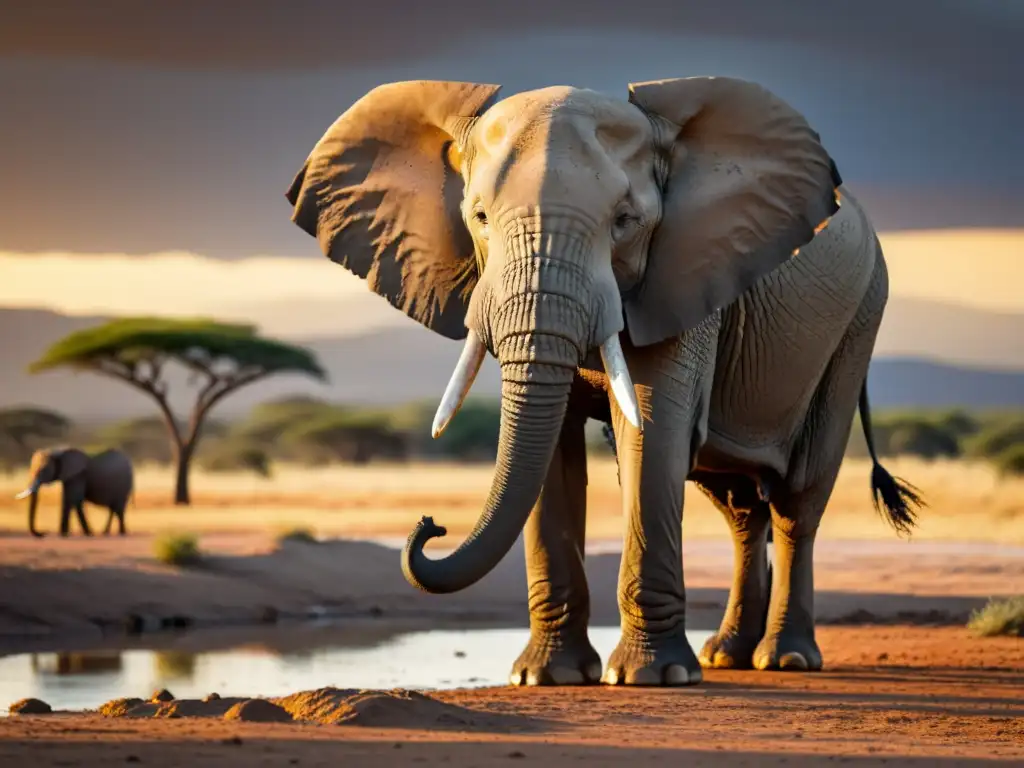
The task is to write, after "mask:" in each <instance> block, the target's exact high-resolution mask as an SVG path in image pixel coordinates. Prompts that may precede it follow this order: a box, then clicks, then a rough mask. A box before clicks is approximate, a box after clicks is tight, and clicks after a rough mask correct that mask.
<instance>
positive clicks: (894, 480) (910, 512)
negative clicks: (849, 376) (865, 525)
mask: <svg viewBox="0 0 1024 768" xmlns="http://www.w3.org/2000/svg"><path fill="white" fill-rule="evenodd" d="M859 407H860V424H861V427H862V428H863V429H864V441H865V442H866V443H867V445H868V454H869V455H870V456H871V496H872V502H873V503H874V505H875V510H876V511H877V512H878V513H879V514H883V515H884V516H885V517H886V518H887V519H888V520H889V523H890V525H892V527H893V528H895V529H896V531H897V532H899V533H910V529H911V528H913V526H914V524H915V523H916V518H917V510H918V509H919V508H920V507H925V506H927V504H925V502H924V500H923V499H922V498H921V492H920V490H918V489H917V488H915V487H914V486H913V485H911V484H910V483H908V482H907V481H906V480H903V479H901V478H898V477H893V476H892V475H890V474H889V472H888V470H886V469H885V467H883V466H882V464H881V462H879V461H878V452H877V451H876V450H875V435H874V432H873V430H872V427H871V407H870V405H869V404H868V382H867V378H866V377H865V379H864V383H863V384H861V388H860V405H859ZM883 508H884V511H883Z"/></svg>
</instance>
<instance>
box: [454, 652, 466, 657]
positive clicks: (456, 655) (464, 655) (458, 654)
mask: <svg viewBox="0 0 1024 768" xmlns="http://www.w3.org/2000/svg"><path fill="white" fill-rule="evenodd" d="M455 658H456V659H464V658H466V652H465V651H456V652H455Z"/></svg>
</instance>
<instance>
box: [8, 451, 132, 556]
mask: <svg viewBox="0 0 1024 768" xmlns="http://www.w3.org/2000/svg"><path fill="white" fill-rule="evenodd" d="M29 472H30V482H29V486H28V488H26V489H25V490H24V491H22V492H21V493H19V494H18V495H17V496H15V498H16V499H24V498H26V497H31V500H30V501H29V507H28V530H29V533H31V534H32V535H33V536H37V537H41V536H43V535H44V534H42V533H40V532H39V531H37V530H36V506H37V504H38V502H39V488H40V487H41V486H43V485H49V484H50V483H53V482H56V481H57V480H59V481H60V482H61V485H62V486H63V489H62V490H63V493H62V496H61V504H60V535H61V536H67V535H68V533H69V530H70V524H71V510H72V509H74V510H75V512H76V513H77V514H78V522H79V524H80V525H81V526H82V532H83V533H84V534H85V535H86V536H91V535H92V531H90V530H89V524H88V523H87V522H86V519H85V510H84V509H83V508H82V506H83V504H84V503H85V502H86V501H88V502H89V503H90V504H96V505H98V506H101V507H106V508H107V509H109V510H110V516H109V517H108V518H107V527H106V528H104V529H103V532H104V533H105V534H108V535H109V534H110V527H111V524H112V523H113V522H114V518H115V517H117V520H118V524H119V528H120V530H119V533H120V535H122V536H124V534H125V527H124V511H125V507H127V506H128V498H129V497H130V496H131V495H132V490H133V485H134V471H133V470H132V462H131V459H129V458H128V456H127V455H125V454H124V453H123V452H122V451H118V450H114V449H111V450H106V451H102V452H100V453H97V454H93V455H90V454H87V453H85V452H84V451H81V450H79V449H77V448H51V449H44V450H40V451H36V452H35V453H34V454H33V455H32V463H31V466H30V469H29Z"/></svg>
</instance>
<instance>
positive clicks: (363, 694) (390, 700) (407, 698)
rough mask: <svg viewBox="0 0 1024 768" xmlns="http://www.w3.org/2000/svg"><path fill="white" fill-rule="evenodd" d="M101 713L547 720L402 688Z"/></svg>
mask: <svg viewBox="0 0 1024 768" xmlns="http://www.w3.org/2000/svg"><path fill="white" fill-rule="evenodd" d="M99 712H100V714H102V715H105V716H107V717H133V718H134V717H141V718H179V717H201V718H210V719H213V718H223V719H225V720H236V721H242V722H257V723H286V722H307V723H321V724H334V725H360V726H365V727H368V728H413V729H426V730H455V731H490V732H498V733H511V732H517V731H526V730H531V729H533V728H535V727H539V726H542V725H544V724H543V723H540V722H538V721H536V720H535V719H534V718H529V717H525V716H523V715H514V714H498V713H494V712H486V711H481V710H476V709H469V708H468V707H463V706H458V705H456V704H447V703H445V702H443V701H439V700H437V699H435V698H432V697H430V696H426V695H424V694H422V693H418V692H416V691H407V690H404V689H401V688H396V689H394V690H390V691H375V690H366V691H363V690H358V689H356V688H320V689H318V690H315V691H302V692H300V693H293V694H292V695H290V696H282V697H279V698H272V699H244V698H220V697H217V698H211V697H206V698H205V699H174V700H172V701H152V700H151V701H144V700H142V699H136V698H124V699H114V700H113V701H108V702H107V703H106V704H104V705H102V706H101V707H100V708H99ZM549 725H550V724H549Z"/></svg>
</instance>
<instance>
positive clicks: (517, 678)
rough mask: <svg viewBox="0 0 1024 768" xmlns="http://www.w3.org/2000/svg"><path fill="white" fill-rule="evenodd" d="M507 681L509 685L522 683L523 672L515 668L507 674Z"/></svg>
mask: <svg viewBox="0 0 1024 768" xmlns="http://www.w3.org/2000/svg"><path fill="white" fill-rule="evenodd" d="M508 681H509V683H510V684H511V685H522V684H523V673H522V672H520V671H519V670H516V671H515V672H513V673H512V674H511V675H509V676H508Z"/></svg>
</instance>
